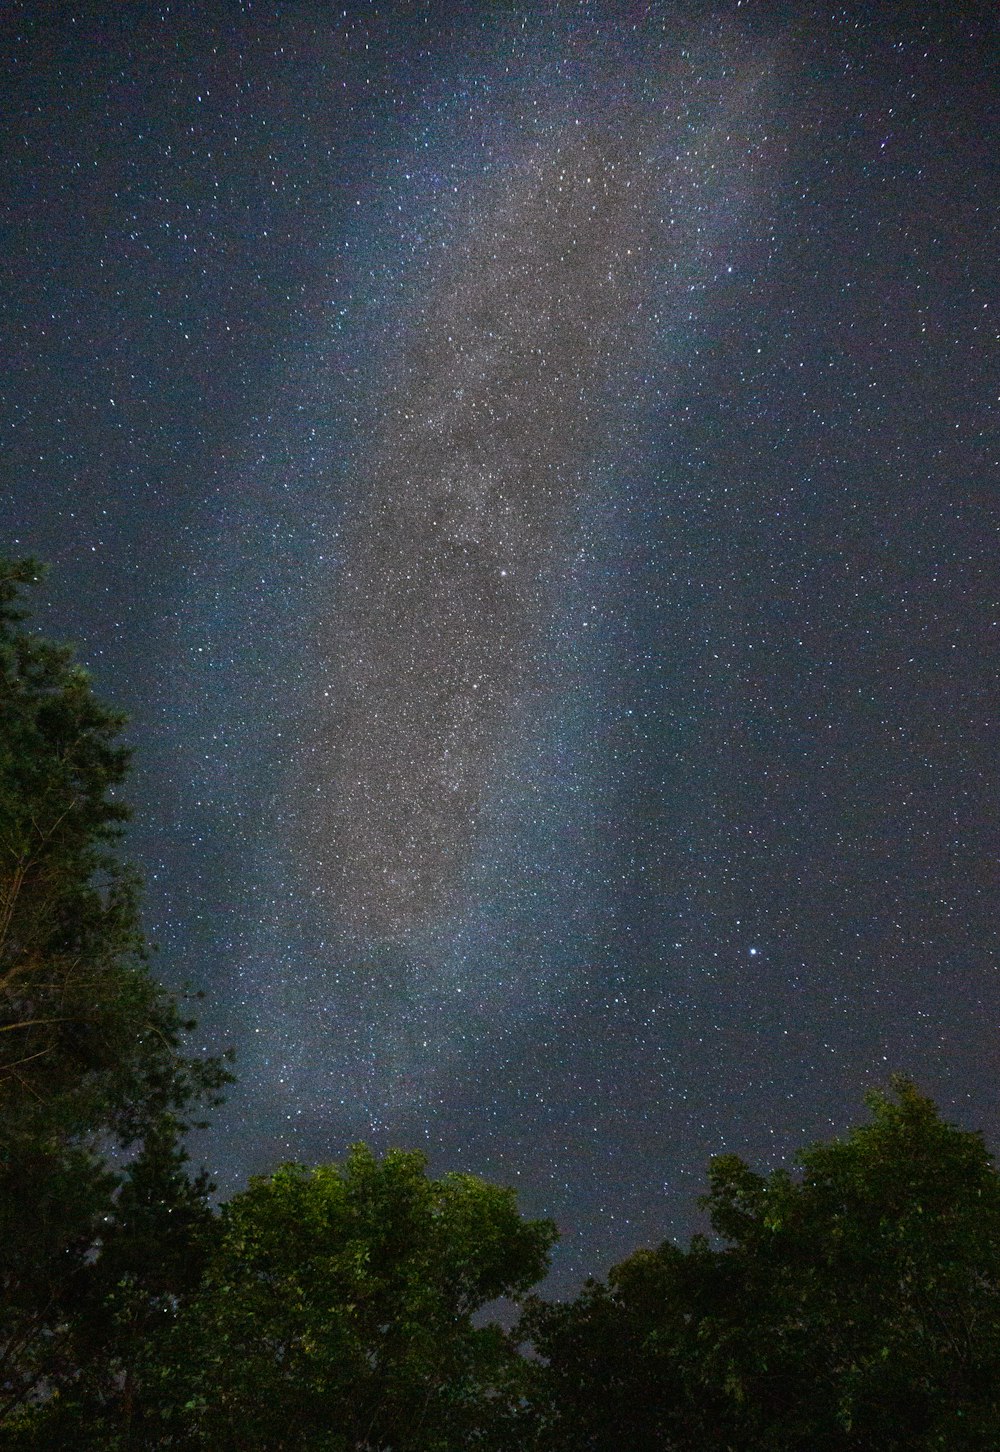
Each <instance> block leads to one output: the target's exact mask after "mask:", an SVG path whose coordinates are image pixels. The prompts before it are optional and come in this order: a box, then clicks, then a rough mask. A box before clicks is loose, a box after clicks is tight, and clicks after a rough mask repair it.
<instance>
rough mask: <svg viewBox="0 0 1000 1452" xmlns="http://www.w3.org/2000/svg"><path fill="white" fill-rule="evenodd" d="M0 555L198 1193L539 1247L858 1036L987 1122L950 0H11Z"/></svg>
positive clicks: (988, 223)
mask: <svg viewBox="0 0 1000 1452" xmlns="http://www.w3.org/2000/svg"><path fill="white" fill-rule="evenodd" d="M0 37H2V44H3V53H4V61H3V70H2V83H0V84H2V93H3V95H2V100H3V107H2V109H3V114H4V117H5V121H4V129H3V158H2V161H3V164H2V167H0V196H2V202H3V237H2V246H0V267H2V269H3V284H2V292H0V321H2V357H3V360H4V361H3V367H2V372H0V390H2V412H0V426H2V445H3V449H2V475H0V525H2V532H0V549H2V550H3V551H5V552H6V553H9V554H14V555H23V554H27V553H31V554H34V555H37V556H39V557H40V558H42V559H43V560H46V561H48V562H49V563H50V564H51V566H52V573H51V575H50V577H49V579H48V581H47V582H46V584H45V586H44V587H43V589H42V590H41V591H40V592H39V616H38V623H39V625H40V626H41V627H42V628H43V629H44V630H45V631H46V632H47V633H49V634H52V635H55V636H58V637H62V638H70V639H72V640H73V641H75V642H76V644H77V646H78V649H79V652H80V655H81V657H82V659H83V660H84V661H85V663H86V664H87V665H88V666H89V667H90V668H91V670H92V671H93V674H94V678H95V681H96V685H97V688H98V690H99V692H100V693H101V694H102V696H104V697H105V698H107V699H109V700H111V701H113V702H114V703H115V704H116V705H119V706H121V707H123V708H124V709H126V710H127V711H128V712H129V713H130V716H131V725H130V727H129V733H128V734H129V740H130V741H131V743H132V744H133V745H134V747H135V772H134V776H133V779H132V782H131V788H130V797H131V800H132V802H133V804H134V806H135V809H136V821H135V823H134V826H133V827H132V829H131V830H130V837H129V851H130V852H131V853H132V855H133V856H134V857H135V859H136V860H137V861H138V863H139V864H140V866H141V868H142V870H143V872H144V873H145V875H146V879H147V899H146V900H147V914H146V921H147V928H148V931H149V934H150V936H151V937H152V938H153V939H154V940H155V941H156V942H157V943H158V944H159V949H160V951H159V953H158V955H157V958H156V960H155V969H156V971H157V972H158V973H159V974H160V975H161V976H162V977H163V978H164V979H165V980H166V981H167V982H168V983H170V984H172V985H179V984H181V983H182V982H184V981H185V980H190V981H191V982H192V983H193V984H195V985H196V986H199V987H202V988H204V989H205V990H206V991H207V993H208V999H207V1002H206V1003H205V1005H204V1006H203V1009H202V1014H201V1029H200V1031H199V1036H198V1044H199V1046H200V1045H202V1044H205V1045H207V1046H210V1047H221V1046H222V1045H225V1044H231V1045H233V1046H234V1047H235V1048H236V1050H237V1055H238V1070H239V1074H240V1082H239V1084H238V1086H237V1087H236V1088H235V1089H234V1091H233V1092H232V1094H231V1096H230V1099H229V1101H228V1103H227V1105H226V1106H225V1107H224V1109H222V1110H221V1111H220V1112H219V1113H218V1115H217V1116H216V1124H215V1127H214V1129H213V1130H212V1131H211V1132H210V1133H209V1134H208V1135H207V1136H206V1137H204V1138H203V1140H202V1141H201V1142H200V1143H199V1144H198V1146H197V1152H198V1154H199V1155H203V1156H204V1157H205V1158H206V1161H207V1163H208V1165H209V1167H210V1169H211V1170H212V1171H213V1173H214V1175H215V1176H216V1178H217V1179H218V1182H219V1185H220V1188H221V1190H222V1192H223V1193H226V1194H228V1193H231V1192H232V1191H233V1190H235V1189H236V1188H237V1187H238V1186H239V1185H240V1184H241V1183H242V1182H243V1180H244V1179H245V1177H246V1175H247V1174H249V1173H253V1172H260V1171H267V1170H269V1169H271V1168H273V1167H274V1166H275V1165H276V1164H277V1163H278V1162H279V1161H281V1160H284V1159H289V1158H294V1159H300V1160H304V1161H309V1162H315V1161H318V1160H323V1159H335V1158H339V1157H340V1156H341V1155H342V1154H343V1152H344V1150H345V1148H346V1146H347V1145H348V1144H349V1143H350V1142H352V1141H354V1140H357V1139H360V1138H364V1139H367V1140H369V1141H370V1142H372V1143H373V1144H374V1145H376V1146H377V1147H379V1148H382V1147H385V1146H387V1145H389V1144H400V1145H404V1146H408V1147H409V1146H413V1147H422V1148H424V1149H426V1150H427V1152H428V1153H429V1155H430V1160H431V1166H432V1169H433V1170H434V1171H435V1172H441V1171H444V1170H448V1169H460V1170H470V1171H474V1172H477V1173H480V1174H484V1175H486V1176H488V1177H490V1178H492V1179H496V1180H499V1181H502V1182H504V1183H510V1184H514V1185H516V1186H517V1187H518V1188H519V1191H520V1193H521V1197H522V1203H523V1205H524V1207H525V1208H526V1209H527V1210H528V1211H530V1212H532V1213H547V1214H551V1215H553V1216H554V1217H555V1218H556V1220H557V1221H558V1223H559V1225H560V1228H561V1231H562V1234H563V1243H562V1246H561V1248H560V1250H559V1251H558V1253H557V1258H556V1270H555V1273H554V1275H553V1279H552V1282H551V1285H552V1287H553V1289H555V1290H556V1291H562V1290H566V1289H569V1288H571V1287H572V1286H573V1285H575V1284H576V1283H577V1281H578V1280H579V1278H580V1277H581V1276H582V1275H583V1274H584V1273H586V1272H588V1271H593V1272H595V1273H602V1272H604V1271H605V1270H606V1269H607V1267H608V1265H609V1264H610V1263H611V1262H612V1261H613V1260H615V1259H620V1258H621V1257H622V1256H623V1255H624V1254H625V1253H627V1252H628V1251H630V1250H632V1249H633V1248H635V1247H636V1246H638V1245H639V1244H642V1243H650V1242H656V1241H658V1240H659V1239H662V1238H663V1237H664V1236H666V1235H679V1236H686V1235H687V1234H688V1233H689V1232H690V1231H691V1229H692V1228H694V1226H695V1225H696V1223H697V1212H696V1209H695V1199H696V1195H697V1194H698V1192H699V1191H700V1189H701V1188H702V1187H703V1183H704V1169H705V1164H706V1160H707V1158H708V1156H709V1155H711V1154H713V1153H718V1152H720V1151H723V1150H733V1151H736V1152H738V1153H740V1154H742V1155H744V1156H745V1157H747V1158H749V1159H750V1160H751V1161H752V1162H754V1163H755V1164H756V1165H757V1166H758V1167H763V1166H765V1165H774V1164H777V1163H780V1162H781V1161H782V1159H783V1158H787V1157H788V1156H790V1155H791V1154H792V1153H793V1152H794V1151H795V1150H796V1149H797V1148H798V1147H800V1146H801V1145H802V1144H803V1143H805V1142H806V1141H808V1140H810V1139H814V1138H817V1137H822V1136H828V1135H830V1134H831V1133H833V1132H840V1131H842V1130H843V1129H845V1128H846V1127H847V1125H849V1124H850V1123H852V1122H855V1121H856V1120H857V1119H858V1118H859V1116H860V1114H861V1113H862V1110H861V1098H862V1095H863V1093H864V1091H865V1090H866V1089H867V1088H869V1087H871V1086H873V1085H879V1084H884V1083H885V1082H886V1080H887V1077H888V1075H889V1074H890V1073H891V1072H893V1071H905V1072H907V1073H910V1074H912V1075H913V1076H914V1077H916V1079H917V1080H918V1082H919V1083H920V1085H921V1086H922V1087H924V1088H925V1089H926V1090H928V1091H929V1092H930V1093H931V1094H932V1095H933V1096H934V1097H935V1098H937V1099H938V1101H939V1102H940V1103H941V1105H942V1106H943V1108H944V1110H945V1112H946V1114H947V1115H948V1116H949V1117H953V1118H955V1119H957V1120H958V1121H959V1122H961V1123H963V1124H966V1125H968V1126H970V1127H974V1128H981V1129H983V1130H984V1131H985V1132H986V1134H987V1137H988V1139H989V1140H990V1142H991V1143H992V1144H993V1145H994V1146H1000V1106H998V1101H997V1070H998V1068H1000V1040H998V1034H1000V983H998V977H997V966H998V963H997V948H998V933H997V925H998V911H997V887H998V873H997V858H998V846H1000V834H998V826H997V823H998V806H1000V803H998V800H997V797H998V793H997V760H998V751H997V746H998V731H997V697H996V681H997V670H996V668H997V664H998V651H997V638H998V632H1000V604H998V600H997V595H998V578H1000V569H998V564H997V544H998V523H1000V491H998V474H1000V471H998V464H997V432H996V423H997V416H998V411H997V401H998V399H997V395H998V383H1000V379H998V372H997V367H996V364H997V348H996V344H997V314H998V312H1000V296H998V290H997V286H996V283H997V268H996V260H997V255H998V237H997V228H996V215H997V213H996V204H997V196H998V188H997V168H996V162H995V157H996V155H997V152H998V144H1000V143H998V137H1000V115H998V109H997V105H996V102H997V96H998V93H1000V88H998V84H997V82H998V68H997V63H996V56H997V54H998V51H997V44H998V40H1000V34H998V31H997V28H996V23H995V20H994V19H993V10H992V7H991V6H986V5H983V6H982V7H981V8H980V7H977V6H973V5H963V6H955V7H951V6H938V5H933V6H931V5H927V6H912V7H907V6H905V5H892V6H884V7H883V6H871V5H847V6H812V5H795V4H787V5H776V4H771V5H767V6H765V5H763V4H757V3H753V0H745V3H735V0H732V3H729V4H722V5H719V6H717V7H712V6H708V5H695V4H677V5H668V4H642V3H624V0H622V3H620V4H614V3H610V0H606V3H599V0H584V3H580V4H572V3H568V0H567V3H559V4H556V3H541V4H537V5H530V6H518V5H510V4H493V3H490V4H485V3H484V4H481V5H476V4H473V3H470V4H469V5H468V6H466V7H459V6H453V5H449V4H420V3H410V4H366V3H358V0H352V3H347V4H338V5H323V4H318V3H306V0H303V3H287V4H264V3H259V4H257V3H254V4H251V3H250V0H239V3H237V0H233V3H230V4H221V3H213V4H204V3H203V4H198V5H181V4H159V5H154V4H147V3H143V0H138V3H130V4H123V5H111V4H105V5H94V6H80V5H74V4H72V3H64V4H60V5H55V4H52V5H42V4H38V5H33V4H16V3H15V4H13V5H11V6H8V7H5V11H4V18H3V19H2V20H0Z"/></svg>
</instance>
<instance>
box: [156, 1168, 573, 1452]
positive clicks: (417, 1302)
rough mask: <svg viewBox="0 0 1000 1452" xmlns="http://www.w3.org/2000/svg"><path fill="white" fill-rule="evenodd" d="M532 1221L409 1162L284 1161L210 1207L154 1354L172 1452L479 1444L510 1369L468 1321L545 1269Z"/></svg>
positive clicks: (538, 1227)
mask: <svg viewBox="0 0 1000 1452" xmlns="http://www.w3.org/2000/svg"><path fill="white" fill-rule="evenodd" d="M554 1238H555V1231H554V1227H553V1226H552V1225H551V1223H549V1222H548V1221H544V1220H536V1221H525V1220H522V1219H521V1217H520V1216H519V1214H518V1212H517V1207H516V1202H515V1197H514V1193H513V1191H511V1190H506V1189H501V1188H498V1187H496V1186H493V1185H488V1184H486V1183H485V1182H483V1181H482V1180H479V1179H477V1178H475V1177H474V1176H472V1175H446V1176H445V1177H444V1178H443V1179H440V1180H432V1179H429V1178H428V1177H427V1175H426V1173H425V1159H424V1157H423V1156H422V1155H421V1154H419V1153H404V1152H402V1151H392V1152H390V1153H389V1154H387V1155H386V1156H385V1158H384V1159H382V1160H378V1159H376V1158H375V1156H374V1155H372V1153H371V1152H370V1151H369V1150H368V1149H366V1148H365V1146H363V1145H356V1146H355V1147H354V1149H353V1150H352V1151H351V1154H350V1156H349V1158H348V1160H347V1161H346V1163H345V1164H344V1165H343V1166H337V1165H327V1166H322V1167H320V1168H318V1169H312V1170H310V1169H305V1168H303V1167H302V1166H299V1165H286V1166H284V1167H283V1168H282V1169H280V1170H278V1171H277V1173H276V1174H274V1175H273V1176H271V1177H270V1178H259V1179H254V1180H251V1182H250V1185H249V1187H248V1188H247V1190H245V1191H244V1192H243V1193H242V1194H240V1195H237V1196H236V1197H235V1198H234V1199H233V1200H232V1201H231V1202H230V1203H229V1204H228V1205H226V1206H225V1207H224V1208H223V1210H222V1233H221V1237H220V1240H219V1243H218V1245H217V1247H216V1249H215V1251H214V1253H213V1254H212V1256H211V1257H210V1260H209V1263H208V1267H207V1270H206V1273H205V1276H204V1280H203V1283H202V1287H201V1291H200V1293H199V1295H198V1297H197V1298H196V1300H195V1301H194V1302H193V1303H192V1305H191V1306H190V1308H189V1310H188V1312H187V1313H186V1314H185V1316H184V1317H182V1318H181V1320H180V1321H178V1323H177V1324H176V1327H175V1331H174V1339H173V1343H172V1344H173V1356H172V1358H169V1357H168V1359H167V1363H165V1370H164V1387H165V1390H166V1389H167V1384H168V1383H169V1390H170V1395H171V1396H172V1397H173V1406H174V1408H175V1413H174V1418H175V1423H176V1424H177V1425H180V1426H183V1427H184V1428H185V1429H186V1431H185V1435H186V1437H187V1438H188V1439H189V1440H187V1441H184V1442H183V1445H184V1446H192V1447H210V1448H213V1449H218V1452H226V1449H241V1452H242V1449H254V1448H262V1449H263V1448H266V1449H268V1452H284V1449H292V1448H303V1449H305V1448H308V1449H317V1452H319V1449H336V1452H346V1449H362V1448H364V1449H370V1452H375V1449H378V1448H385V1449H389V1448H392V1449H393V1452H417V1449H428V1452H430V1449H442V1452H443V1449H445V1448H448V1449H452V1448H457V1447H462V1448H466V1447H470V1448H471V1447H475V1446H481V1445H486V1444H487V1440H488V1438H489V1437H490V1436H491V1435H492V1433H493V1430H494V1429H495V1427H496V1426H497V1425H498V1424H500V1423H501V1422H502V1421H503V1420H504V1418H505V1417H507V1416H509V1415H510V1414H511V1412H512V1410H513V1408H514V1406H515V1405H516V1402H517V1399H518V1395H519V1389H520V1381H521V1375H522V1370H523V1364H522V1362H521V1360H520V1358H519V1357H518V1356H517V1354H516V1350H515V1347H514V1346H513V1344H512V1342H511V1341H510V1338H509V1337H508V1336H507V1335H506V1334H505V1333H504V1332H503V1331H502V1330H501V1328H500V1327H499V1326H496V1325H479V1326H477V1325H475V1324H474V1322H473V1317H474V1316H475V1314H476V1313H477V1312H478V1311H480V1310H481V1309H482V1307H483V1306H485V1305H486V1304H487V1303H489V1302H490V1301H492V1300H495V1299H496V1298H498V1297H502V1296H513V1297H518V1296H521V1295H522V1294H523V1293H524V1292H525V1291H526V1290H527V1289H528V1287H529V1286H531V1285H532V1284H533V1283H534V1282H536V1281H537V1280H538V1279H539V1278H540V1277H541V1276H542V1274H543V1273H544V1271H545V1270H546V1268H547V1264H548V1252H549V1249H550V1247H551V1245H552V1243H553V1240H554Z"/></svg>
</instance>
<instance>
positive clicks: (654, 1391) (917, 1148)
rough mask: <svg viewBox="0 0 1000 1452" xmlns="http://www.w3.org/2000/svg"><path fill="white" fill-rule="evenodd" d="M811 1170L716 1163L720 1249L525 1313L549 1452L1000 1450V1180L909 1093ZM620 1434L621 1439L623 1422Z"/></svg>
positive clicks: (809, 1156)
mask: <svg viewBox="0 0 1000 1452" xmlns="http://www.w3.org/2000/svg"><path fill="white" fill-rule="evenodd" d="M894 1091H895V1092H894V1095H893V1096H888V1095H881V1094H875V1095H872V1096H871V1097H870V1098H869V1101H868V1102H869V1105H870V1107H871V1110H872V1114H873V1118H872V1121H871V1123H870V1124H867V1125H864V1126H863V1127H861V1128H858V1129H855V1130H853V1131H852V1132H851V1133H850V1134H849V1135H848V1136H847V1138H846V1139H844V1140H835V1141H833V1142H832V1143H829V1144H817V1145H813V1146H811V1147H810V1148H808V1149H806V1150H805V1151H803V1152H802V1154H801V1155H800V1156H799V1165H800V1169H799V1173H798V1174H797V1175H793V1174H790V1173H788V1172H787V1171H783V1170H778V1171H775V1172H773V1173H772V1174H771V1175H769V1176H767V1177H763V1176H760V1175H756V1174H754V1173H753V1172H752V1171H751V1170H750V1169H749V1168H748V1166H747V1165H745V1164H744V1163H743V1162H742V1161H741V1160H740V1159H738V1158H737V1157H736V1156H724V1157H721V1158H719V1159H716V1160H715V1161H713V1162H712V1165H711V1168H710V1172H709V1193H708V1195H707V1196H706V1198H705V1202H704V1203H705V1205H706V1208H707V1209H708V1210H709V1213H710V1217H711V1223H712V1227H713V1230H714V1231H715V1233H716V1235H717V1236H718V1237H719V1238H720V1239H721V1241H722V1242H723V1244H722V1245H721V1246H716V1247H713V1246H711V1245H710V1244H709V1242H708V1241H707V1240H706V1239H704V1238H703V1237H696V1238H695V1240H694V1241H693V1242H692V1245H691V1248H690V1250H689V1251H688V1252H686V1253H685V1252H682V1251H680V1250H679V1249H678V1248H677V1247H676V1246H673V1245H670V1244H668V1245H664V1246H662V1247H661V1248H660V1249H659V1250H658V1251H642V1252H639V1253H638V1254H637V1255H635V1256H633V1257H631V1258H630V1259H629V1260H628V1261H626V1262H625V1263H624V1264H623V1265H622V1266H619V1267H617V1268H616V1270H615V1271H614V1272H612V1274H611V1276H610V1277H609V1283H608V1286H607V1287H602V1286H598V1285H596V1284H594V1285H592V1286H591V1287H590V1288H589V1289H588V1290H587V1291H585V1293H584V1295H583V1296H582V1297H581V1298H580V1299H579V1300H578V1301H577V1302H574V1303H573V1304H572V1305H570V1306H565V1307H546V1306H544V1305H542V1304H540V1303H537V1302H536V1303H534V1304H533V1305H531V1306H530V1307H529V1310H528V1313H527V1316H526V1319H525V1322H524V1326H523V1328H522V1330H523V1334H526V1335H530V1336H531V1338H532V1339H533V1341H534V1343H535V1346H536V1348H537V1349H538V1351H539V1353H540V1354H541V1355H542V1357H543V1358H544V1362H543V1368H542V1369H540V1371H539V1373H538V1382H539V1386H538V1388H537V1389H536V1392H535V1406H536V1426H537V1433H536V1441H537V1444H538V1445H541V1446H547V1447H552V1448H556V1447H569V1446H573V1447H579V1448H593V1449H597V1448H604V1447H608V1448H610V1447H612V1446H620V1445H622V1442H621V1440H620V1438H621V1429H622V1428H623V1427H624V1428H628V1427H630V1426H635V1433H636V1435H635V1436H634V1437H633V1436H631V1435H629V1434H628V1433H627V1432H626V1435H625V1440H626V1441H627V1442H628V1445H630V1446H633V1447H637V1448H646V1447H648V1448H654V1447H656V1448H690V1449H694V1448H699V1449H709V1448H713V1447H715V1448H719V1449H737V1448H738V1449H741V1452H753V1449H761V1452H763V1449H765V1448H766V1449H768V1452H782V1449H788V1452H791V1449H793V1448H794V1449H799V1448H803V1447H809V1448H810V1449H815V1452H861V1449H868V1448H872V1447H878V1448H880V1449H885V1452H894V1449H898V1452H903V1449H907V1452H917V1449H924V1452H930V1449H942V1452H943V1449H948V1452H958V1449H973V1448H977V1449H983V1452H985V1449H987V1448H993V1447H995V1446H996V1445H997V1444H998V1442H1000V1176H998V1175H997V1172H996V1170H995V1168H994V1166H993V1164H992V1161H991V1158H990V1156H989V1154H988V1153H987V1151H986V1149H985V1146H984V1144H983V1141H982V1139H981V1137H980V1136H979V1135H978V1134H973V1133H969V1132H968V1131H964V1130H960V1129H957V1128H955V1127H954V1126H951V1125H948V1124H946V1123H944V1122H943V1121H942V1120H941V1119H940V1117H939V1115H938V1113H937V1110H936V1109H935V1106H934V1105H933V1103H932V1102H931V1101H930V1100H929V1099H926V1098H925V1097H923V1096H922V1095H920V1094H919V1093H918V1092H917V1090H916V1089H915V1088H914V1086H913V1085H912V1084H911V1083H909V1082H908V1081H906V1080H897V1081H895V1084H894ZM616 1428H617V1438H616V1433H615V1429H616Z"/></svg>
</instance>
